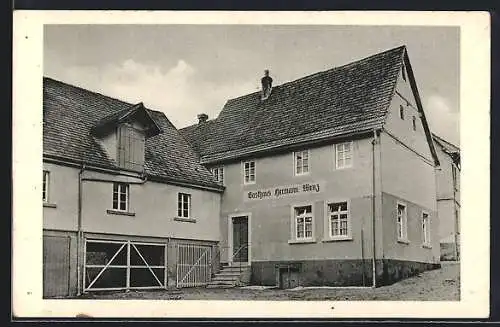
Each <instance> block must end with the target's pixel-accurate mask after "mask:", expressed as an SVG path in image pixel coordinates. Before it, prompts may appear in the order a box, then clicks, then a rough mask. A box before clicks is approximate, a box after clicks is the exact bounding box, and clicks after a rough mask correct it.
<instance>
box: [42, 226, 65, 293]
mask: <svg viewBox="0 0 500 327" xmlns="http://www.w3.org/2000/svg"><path fill="white" fill-rule="evenodd" d="M69 251H70V238H69V237H67V236H44V237H43V297H63V296H68V295H69Z"/></svg>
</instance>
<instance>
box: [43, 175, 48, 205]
mask: <svg viewBox="0 0 500 327" xmlns="http://www.w3.org/2000/svg"><path fill="white" fill-rule="evenodd" d="M49 176H50V173H49V172H48V171H46V170H44V171H43V182H42V200H43V202H45V203H47V202H49Z"/></svg>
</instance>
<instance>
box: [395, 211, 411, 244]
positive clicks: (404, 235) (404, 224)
mask: <svg viewBox="0 0 500 327" xmlns="http://www.w3.org/2000/svg"><path fill="white" fill-rule="evenodd" d="M399 206H402V207H404V217H402V219H401V234H402V235H401V236H400V233H399V231H400V227H399V225H400V223H399V221H398V220H399ZM396 233H397V240H398V242H400V243H409V240H408V205H407V204H406V203H404V202H400V201H398V202H397V204H396Z"/></svg>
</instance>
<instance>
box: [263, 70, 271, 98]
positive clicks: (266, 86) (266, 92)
mask: <svg viewBox="0 0 500 327" xmlns="http://www.w3.org/2000/svg"><path fill="white" fill-rule="evenodd" d="M260 82H261V83H262V93H261V100H265V99H267V98H269V96H270V95H271V90H272V88H273V79H272V78H271V76H269V70H267V69H266V70H264V77H262V79H261V80H260Z"/></svg>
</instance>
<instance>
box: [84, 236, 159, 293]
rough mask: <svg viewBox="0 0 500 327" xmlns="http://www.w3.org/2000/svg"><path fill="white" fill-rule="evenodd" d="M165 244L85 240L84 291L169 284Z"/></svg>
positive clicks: (156, 286)
mask: <svg viewBox="0 0 500 327" xmlns="http://www.w3.org/2000/svg"><path fill="white" fill-rule="evenodd" d="M165 253H166V245H165V244H159V243H158V244H155V243H140V242H132V241H103V240H86V241H85V264H84V272H85V274H84V291H99V290H122V289H146V288H165V287H166V280H165V277H166V274H165V271H166V260H165V257H166V255H165Z"/></svg>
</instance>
